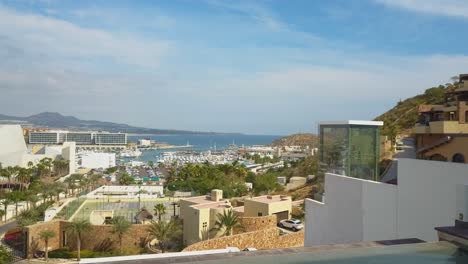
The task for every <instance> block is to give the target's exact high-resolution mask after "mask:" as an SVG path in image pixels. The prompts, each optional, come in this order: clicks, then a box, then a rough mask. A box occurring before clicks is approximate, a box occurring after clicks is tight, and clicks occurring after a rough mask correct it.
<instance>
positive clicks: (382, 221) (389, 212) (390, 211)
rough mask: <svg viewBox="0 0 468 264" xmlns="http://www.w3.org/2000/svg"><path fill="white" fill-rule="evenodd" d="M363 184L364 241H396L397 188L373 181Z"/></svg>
mask: <svg viewBox="0 0 468 264" xmlns="http://www.w3.org/2000/svg"><path fill="white" fill-rule="evenodd" d="M362 183H363V197H364V198H363V200H362V201H363V204H362V214H363V227H364V228H363V232H364V233H363V241H376V240H391V239H396V238H397V221H396V217H395V212H396V210H397V206H398V205H397V204H398V199H397V193H398V188H397V186H395V185H391V184H385V183H380V182H373V181H362Z"/></svg>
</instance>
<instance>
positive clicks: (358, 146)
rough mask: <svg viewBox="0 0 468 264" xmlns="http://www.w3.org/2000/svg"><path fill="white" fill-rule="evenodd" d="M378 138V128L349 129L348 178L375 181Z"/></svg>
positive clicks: (357, 127)
mask: <svg viewBox="0 0 468 264" xmlns="http://www.w3.org/2000/svg"><path fill="white" fill-rule="evenodd" d="M378 138H379V137H378V128H376V127H365V126H356V127H351V129H350V136H349V145H350V152H349V154H350V155H349V159H350V161H349V163H350V165H349V166H350V173H349V176H351V177H356V178H362V179H366V180H377V176H378V171H377V170H378V150H379V149H378V148H379V142H378Z"/></svg>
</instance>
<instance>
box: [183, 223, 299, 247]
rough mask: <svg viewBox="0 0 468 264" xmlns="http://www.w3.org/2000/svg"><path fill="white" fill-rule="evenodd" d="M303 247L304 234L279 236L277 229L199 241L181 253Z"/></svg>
mask: <svg viewBox="0 0 468 264" xmlns="http://www.w3.org/2000/svg"><path fill="white" fill-rule="evenodd" d="M302 246H304V232H303V231H300V232H296V233H291V234H286V235H282V236H280V235H279V229H278V228H276V227H275V228H269V229H264V230H260V231H254V232H247V233H242V234H237V235H233V236H228V237H220V238H215V239H210V240H205V241H201V242H198V243H195V244H192V245H190V246H188V247H186V248H185V249H184V250H183V251H199V250H208V249H224V248H226V247H237V248H239V249H241V250H242V249H244V248H249V247H250V248H256V249H274V248H289V247H302Z"/></svg>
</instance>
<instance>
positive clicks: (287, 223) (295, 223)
mask: <svg viewBox="0 0 468 264" xmlns="http://www.w3.org/2000/svg"><path fill="white" fill-rule="evenodd" d="M278 225H279V226H280V227H283V228H288V229H292V230H294V231H299V230H301V229H303V228H304V225H303V224H302V222H301V220H298V219H289V220H287V219H285V220H281V221H280V222H279V224H278Z"/></svg>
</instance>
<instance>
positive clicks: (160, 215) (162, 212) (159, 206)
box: [154, 203, 166, 222]
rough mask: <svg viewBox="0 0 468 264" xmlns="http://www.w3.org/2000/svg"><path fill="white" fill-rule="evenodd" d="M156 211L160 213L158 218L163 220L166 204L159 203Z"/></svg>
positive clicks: (155, 207)
mask: <svg viewBox="0 0 468 264" xmlns="http://www.w3.org/2000/svg"><path fill="white" fill-rule="evenodd" d="M154 212H155V213H156V214H157V215H158V220H159V222H161V218H162V216H163V215H164V214H166V206H164V204H162V203H158V204H156V205H155V206H154Z"/></svg>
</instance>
